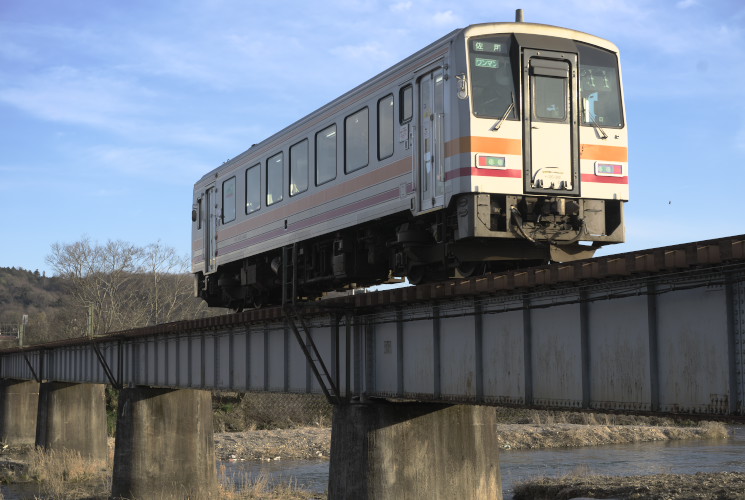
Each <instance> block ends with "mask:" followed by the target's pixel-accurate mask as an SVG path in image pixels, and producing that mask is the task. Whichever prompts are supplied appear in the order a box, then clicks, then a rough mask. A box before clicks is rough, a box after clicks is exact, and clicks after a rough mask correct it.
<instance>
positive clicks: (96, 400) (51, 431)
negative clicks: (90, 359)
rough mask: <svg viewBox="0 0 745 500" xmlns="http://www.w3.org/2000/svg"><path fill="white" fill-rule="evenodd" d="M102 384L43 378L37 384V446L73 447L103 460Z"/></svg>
mask: <svg viewBox="0 0 745 500" xmlns="http://www.w3.org/2000/svg"><path fill="white" fill-rule="evenodd" d="M104 391H105V385H104V384H70V383H65V382H43V383H42V384H41V385H40V388H39V410H38V413H37V417H36V446H41V447H43V448H46V449H48V450H62V449H68V450H74V451H78V452H80V454H81V455H83V456H84V457H88V458H91V459H94V460H106V458H107V457H108V453H109V450H108V444H107V435H106V397H105V392H104Z"/></svg>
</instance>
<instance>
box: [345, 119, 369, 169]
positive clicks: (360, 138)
mask: <svg viewBox="0 0 745 500" xmlns="http://www.w3.org/2000/svg"><path fill="white" fill-rule="evenodd" d="M368 118H369V112H368V110H367V108H363V109H361V110H359V111H357V112H356V113H354V114H351V115H349V116H348V117H347V118H346V119H345V120H344V168H345V172H346V173H350V172H354V171H355V170H359V169H361V168H364V167H366V166H367V164H368V161H369V156H370V155H369V151H368V150H369V142H368V131H369V125H368Z"/></svg>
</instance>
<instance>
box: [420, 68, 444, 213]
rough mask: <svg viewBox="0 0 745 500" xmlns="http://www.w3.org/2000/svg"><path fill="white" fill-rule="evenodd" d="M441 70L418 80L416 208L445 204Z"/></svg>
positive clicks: (424, 208) (442, 84)
mask: <svg viewBox="0 0 745 500" xmlns="http://www.w3.org/2000/svg"><path fill="white" fill-rule="evenodd" d="M444 83H445V81H444V78H443V72H442V68H439V69H436V70H434V71H432V72H430V73H427V74H426V75H424V76H422V77H421V78H420V79H419V82H418V85H419V109H418V111H419V137H418V143H419V209H420V210H430V209H432V208H436V207H441V206H443V204H444V203H445V146H444V144H443V140H444V136H445V135H444V130H443V127H444V125H445V102H444V101H445V89H444Z"/></svg>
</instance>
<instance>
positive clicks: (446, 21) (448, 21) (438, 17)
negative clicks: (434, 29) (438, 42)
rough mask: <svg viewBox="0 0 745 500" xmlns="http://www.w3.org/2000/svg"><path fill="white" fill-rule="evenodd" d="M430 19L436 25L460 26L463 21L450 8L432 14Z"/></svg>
mask: <svg viewBox="0 0 745 500" xmlns="http://www.w3.org/2000/svg"><path fill="white" fill-rule="evenodd" d="M432 21H433V23H434V24H435V25H437V26H453V27H455V26H460V25H461V24H463V21H462V20H461V19H460V17H459V16H457V15H456V14H455V13H453V11H452V10H446V11H444V12H436V13H435V14H434V15H433V16H432Z"/></svg>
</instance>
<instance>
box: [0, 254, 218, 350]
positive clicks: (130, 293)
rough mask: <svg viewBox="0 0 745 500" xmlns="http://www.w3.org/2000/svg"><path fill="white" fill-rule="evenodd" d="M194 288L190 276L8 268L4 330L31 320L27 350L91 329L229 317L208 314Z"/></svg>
mask: <svg viewBox="0 0 745 500" xmlns="http://www.w3.org/2000/svg"><path fill="white" fill-rule="evenodd" d="M155 278H157V279H155ZM153 287H157V293H154V290H153ZM191 287H192V284H191V276H190V275H189V274H188V273H179V274H169V273H159V274H157V276H155V275H153V274H152V273H144V272H141V271H139V272H131V273H119V274H116V275H115V276H112V275H107V274H106V273H95V274H93V275H91V276H88V277H85V278H78V279H75V278H71V277H65V278H62V277H56V276H55V277H47V276H44V275H42V274H40V273H39V272H38V271H27V270H24V269H16V268H7V267H2V268H0V324H2V325H5V326H9V325H18V324H20V323H21V321H22V317H23V315H24V314H25V315H28V324H27V326H26V327H25V332H26V334H25V337H24V344H26V345H30V344H37V343H41V342H47V341H51V340H58V339H63V338H76V337H81V336H84V335H86V334H88V333H89V329H90V328H92V329H93V333H94V334H105V333H108V332H112V331H117V330H120V329H126V328H137V327H140V326H146V325H152V324H156V323H165V322H170V321H178V320H180V319H187V318H194V317H201V316H207V315H214V314H224V313H225V310H221V309H216V310H209V309H207V308H206V307H205V306H204V303H203V302H202V301H201V300H200V299H196V298H194V297H193V292H192V288H191ZM154 297H156V298H154ZM91 315H92V318H93V319H91ZM16 344H17V341H15V340H0V348H1V347H8V346H15V345H16Z"/></svg>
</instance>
